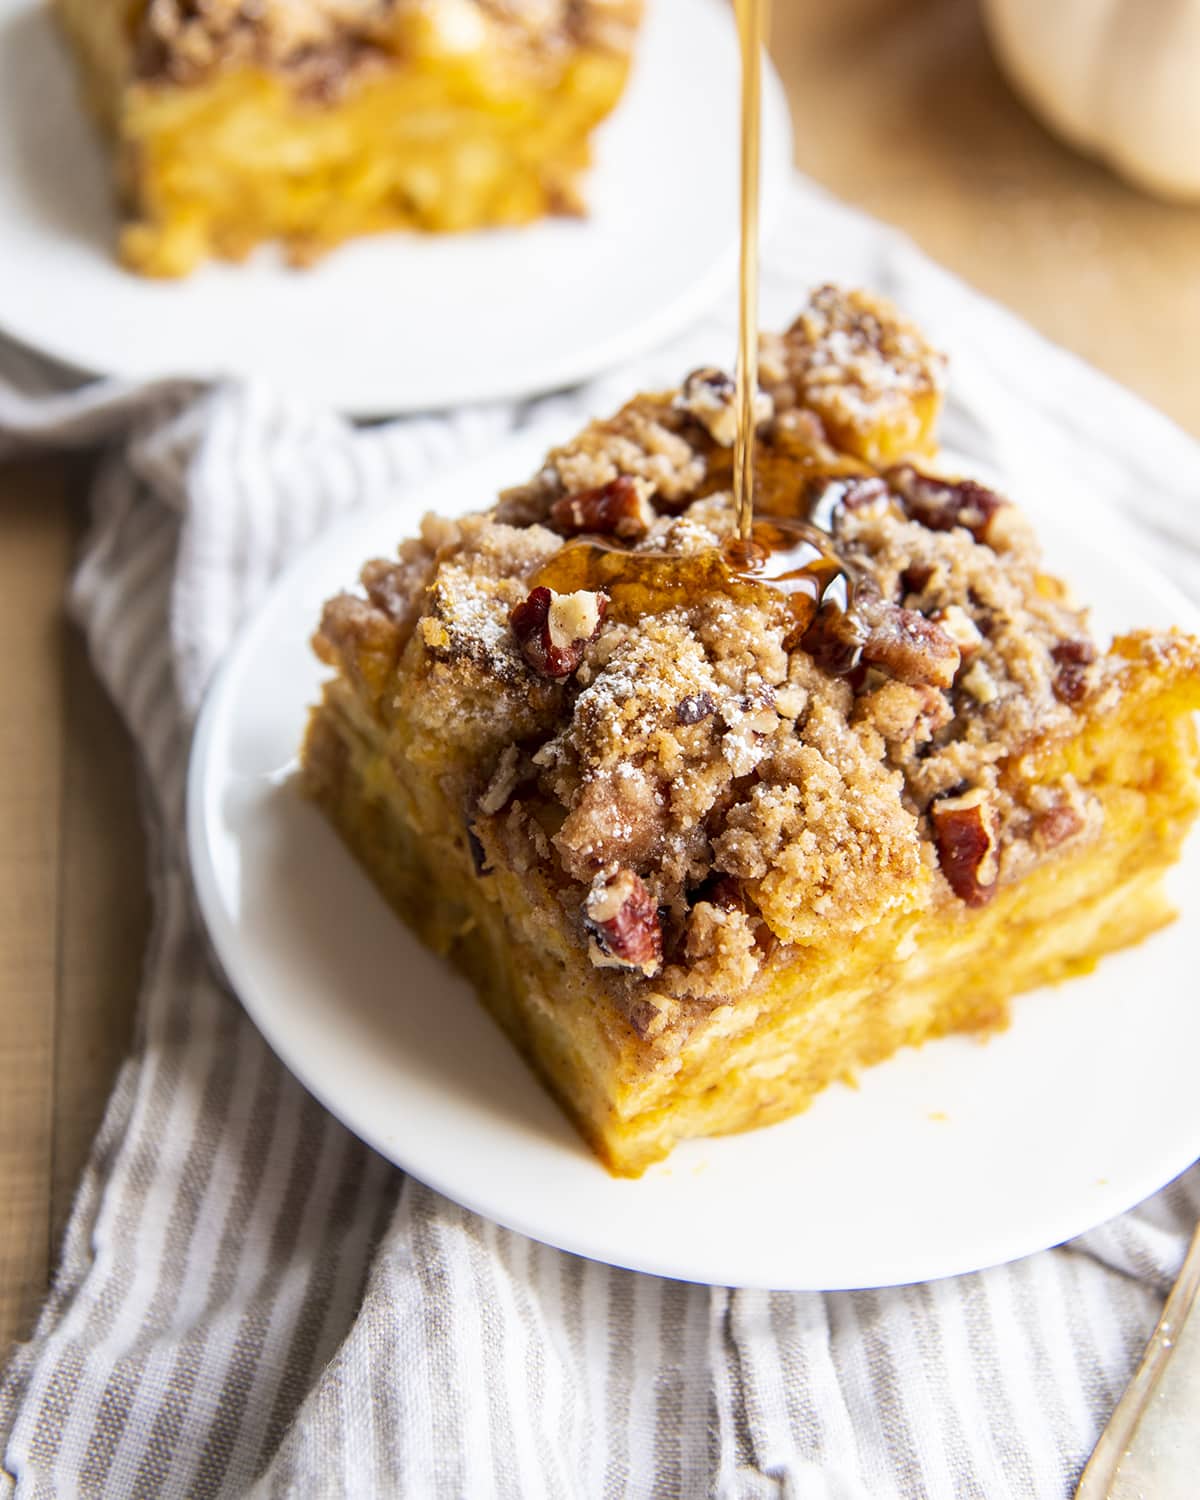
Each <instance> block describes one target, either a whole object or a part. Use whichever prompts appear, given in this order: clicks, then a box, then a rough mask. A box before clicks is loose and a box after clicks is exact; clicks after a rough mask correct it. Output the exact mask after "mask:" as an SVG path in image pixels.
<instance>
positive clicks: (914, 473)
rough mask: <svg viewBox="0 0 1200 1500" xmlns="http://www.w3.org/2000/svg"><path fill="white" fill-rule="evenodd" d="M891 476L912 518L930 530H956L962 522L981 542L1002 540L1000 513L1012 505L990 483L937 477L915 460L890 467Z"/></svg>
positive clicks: (893, 487) (897, 492)
mask: <svg viewBox="0 0 1200 1500" xmlns="http://www.w3.org/2000/svg"><path fill="white" fill-rule="evenodd" d="M887 480H888V483H889V484H890V485H891V487H892V489H893V490H894V491H895V492H896V494H898V495H899V496H900V498H901V499H902V500H903V501H904V508H905V510H906V511H907V512H908V514H909V515H910V516H911V517H912V519H913V520H914V521H919V522H920V523H921V525H922V526H925V527H928V529H929V530H930V531H953V530H954V528H955V527H956V526H962V527H964V528H965V529H966V530H967V531H969V532H970V533H971V535H972V536H973V537H974V538H975V540H976V541H977V542H988V543H992V542H995V543H996V544H997V545H999V544H1000V543H1001V542H1002V540H1003V533H1002V530H1001V529H1000V528H999V527H998V526H997V525H996V524H995V523H996V517H997V516H998V515H999V514H1000V512H1001V511H1003V510H1007V509H1008V508H1009V502H1008V501H1007V500H1005V499H1004V498H1003V496H1001V495H997V494H996V492H995V490H989V489H988V488H987V486H986V485H982V484H978V483H977V482H976V481H975V480H974V479H955V480H950V479H935V478H934V477H933V475H931V474H922V473H921V471H920V470H919V469H914V468H913V466H912V464H896V465H895V466H894V467H893V468H890V469H888V471H887Z"/></svg>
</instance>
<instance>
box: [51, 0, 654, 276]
mask: <svg viewBox="0 0 1200 1500" xmlns="http://www.w3.org/2000/svg"><path fill="white" fill-rule="evenodd" d="M54 4H55V7H56V9H57V11H58V13H59V15H60V18H61V20H62V22H63V24H64V28H65V31H66V33H67V35H68V37H69V38H70V40H71V42H72V44H73V46H74V50H75V51H76V53H77V55H78V57H79V60H80V63H81V67H82V70H83V74H84V83H85V89H86V92H87V94H88V97H89V99H90V101H91V103H92V106H93V108H94V110H95V111H96V113H97V114H98V116H99V118H100V119H101V120H102V121H103V122H104V124H105V126H106V127H107V129H108V131H109V132H110V134H111V136H112V138H113V142H114V147H115V150H116V155H117V171H118V177H119V184H120V191H121V195H122V199H123V203H124V208H125V226H124V229H123V232H122V238H121V251H122V255H123V257H124V258H125V260H126V261H127V263H128V264H130V265H131V266H132V267H133V268H134V269H136V270H139V271H142V272H145V273H146V274H149V275H158V276H182V275H186V274H187V273H188V272H190V271H191V270H193V269H195V267H196V266H197V265H199V264H200V263H201V262H202V261H204V260H205V259H208V258H210V257H214V256H215V257H224V258H227V259H238V258H240V257H242V256H244V255H245V254H246V253H247V252H248V251H249V250H251V249H252V248H253V247H254V246H255V245H257V244H259V243H261V242H263V241H267V240H278V241H280V242H281V243H282V244H283V245H284V247H285V249H286V250H287V252H288V254H289V256H290V257H291V259H292V260H293V261H295V262H297V263H303V262H305V261H308V260H311V259H312V258H314V257H316V256H318V255H320V254H322V253H323V252H325V251H326V250H328V249H330V248H331V247H332V246H334V245H336V244H338V243H340V242H341V241H343V240H345V239H348V238H351V237H353V236H357V235H362V234H369V233H373V232H376V231H380V230H388V229H397V228H408V229H416V230H430V231H454V230H465V229H472V228H476V227H479V226H481V225H496V224H519V223H525V222H528V221H529V220H531V219H536V218H539V217H541V216H542V215H544V214H549V213H577V212H580V211H582V209H583V197H582V190H581V180H582V176H583V174H584V172H585V170H586V168H587V166H588V164H589V160H590V148H589V136H590V133H591V131H592V130H593V129H594V127H595V126H596V125H597V124H598V123H599V122H600V120H602V119H603V118H604V117H605V116H606V115H607V114H608V113H609V112H610V111H611V109H612V108H613V106H614V105H615V104H616V102H617V100H618V99H619V97H620V95H621V92H622V90H623V88H624V86H625V81H626V77H627V75H628V70H629V62H630V55H631V51H632V47H633V42H634V38H635V34H636V30H637V25H638V21H639V18H640V8H641V7H640V0H263V3H260V4H256V5H254V6H248V5H243V4H239V3H234V0H207V3H204V4H198V5H197V4H193V3H186V0H137V3H133V4H131V3H129V0H54Z"/></svg>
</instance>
